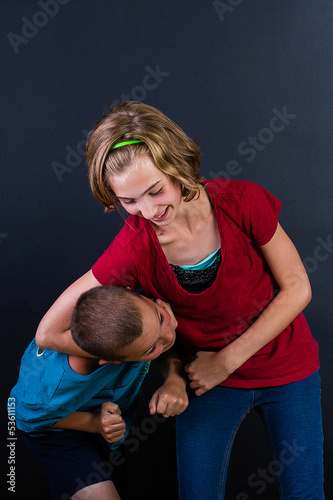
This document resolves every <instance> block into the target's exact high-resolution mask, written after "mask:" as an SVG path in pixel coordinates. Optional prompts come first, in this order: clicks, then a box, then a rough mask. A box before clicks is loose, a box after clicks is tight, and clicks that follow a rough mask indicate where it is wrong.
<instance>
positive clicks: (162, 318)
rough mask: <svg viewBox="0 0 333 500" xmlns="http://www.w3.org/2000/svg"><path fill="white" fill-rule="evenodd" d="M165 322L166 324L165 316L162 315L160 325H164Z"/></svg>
mask: <svg viewBox="0 0 333 500" xmlns="http://www.w3.org/2000/svg"><path fill="white" fill-rule="evenodd" d="M163 322H164V316H162V314H160V325H163Z"/></svg>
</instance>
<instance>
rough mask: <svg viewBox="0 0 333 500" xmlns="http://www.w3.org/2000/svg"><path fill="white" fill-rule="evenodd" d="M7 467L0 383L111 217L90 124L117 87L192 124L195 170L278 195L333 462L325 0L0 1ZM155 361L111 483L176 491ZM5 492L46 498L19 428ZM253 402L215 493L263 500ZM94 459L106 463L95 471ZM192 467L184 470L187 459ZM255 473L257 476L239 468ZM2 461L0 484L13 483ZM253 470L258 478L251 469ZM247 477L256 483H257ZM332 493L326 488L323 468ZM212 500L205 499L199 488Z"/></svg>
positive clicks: (10, 375)
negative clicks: (305, 288)
mask: <svg viewBox="0 0 333 500" xmlns="http://www.w3.org/2000/svg"><path fill="white" fill-rule="evenodd" d="M0 5H1V16H0V17H1V28H2V29H1V53H2V64H1V103H2V113H1V114H2V119H1V126H2V132H1V139H2V141H1V142H2V145H1V155H2V161H1V171H2V175H1V225H0V252H1V286H2V292H1V314H0V321H1V342H2V347H1V354H2V367H3V372H2V373H3V381H2V386H3V395H2V405H1V406H2V410H3V411H2V418H3V420H2V425H1V429H2V431H1V435H2V436H3V442H2V445H1V451H2V455H3V458H4V460H5V463H4V467H2V469H1V470H2V471H3V472H4V476H5V475H6V474H8V472H9V464H8V463H7V458H8V454H9V452H10V449H9V448H8V447H7V446H6V445H7V441H6V438H7V437H8V435H7V434H6V432H7V430H6V429H7V417H6V414H5V407H6V398H7V397H8V394H9V391H10V388H11V387H12V385H14V383H15V381H16V377H17V374H18V366H19V362H20V358H21V355H22V353H23V350H24V348H25V346H26V345H27V343H28V342H29V341H30V339H31V338H32V337H33V335H34V332H35V329H36V327H37V324H38V321H39V319H40V318H41V316H42V315H43V314H44V313H45V311H46V310H47V309H48V307H49V306H50V305H51V304H52V302H53V301H54V300H55V298H56V297H57V296H58V295H59V294H60V293H61V291H62V290H63V289H64V288H66V287H67V286H68V285H69V284H70V283H71V282H72V281H73V280H74V279H76V278H77V277H78V276H80V275H81V274H83V273H84V272H85V271H86V270H88V269H89V267H90V266H91V265H92V263H93V262H94V261H95V260H96V259H97V258H98V256H99V255H100V253H101V252H102V251H103V250H104V248H105V247H106V246H108V244H109V243H110V241H111V240H112V239H113V237H114V236H115V234H116V233H117V231H118V230H119V228H120V227H121V224H122V222H121V220H120V218H119V217H118V216H117V215H115V214H112V215H110V214H105V213H104V212H103V209H102V208H101V207H99V206H98V205H97V203H96V202H95V201H94V199H93V197H92V195H91V194H90V192H89V187H88V181H87V172H86V166H85V160H84V153H83V151H84V142H85V137H86V133H87V131H88V130H90V129H91V127H92V126H93V124H94V122H95V121H96V120H97V119H98V118H99V117H100V116H101V115H102V114H103V112H104V111H105V110H106V109H107V108H108V107H109V106H110V105H111V104H113V103H115V102H118V101H121V100H126V99H135V100H140V101H144V102H146V103H148V104H151V105H153V106H156V107H157V108H159V109H161V110H162V111H163V112H165V113H166V114H167V115H168V116H170V117H171V118H172V119H173V120H174V121H176V122H177V123H178V124H179V125H180V126H181V127H183V128H184V129H185V131H186V132H187V133H188V134H189V135H190V136H192V137H193V138H195V139H196V140H198V142H199V144H200V145H201V148H202V153H203V157H202V173H203V174H204V175H205V176H206V178H208V179H209V178H213V177H225V178H226V179H228V178H232V179H242V180H244V179H247V180H251V181H254V182H258V183H259V184H261V185H263V186H264V187H265V188H266V189H268V190H269V191H271V192H272V193H273V194H274V195H275V196H277V197H278V198H280V199H281V200H282V201H283V208H282V211H281V217H280V221H281V224H282V226H283V227H284V228H285V230H286V231H287V232H288V234H289V235H290V236H291V237H292V239H293V241H294V242H295V244H296V246H297V248H298V250H299V252H300V254H301V257H302V259H303V261H304V264H305V266H306V269H307V271H308V273H309V276H310V280H311V283H312V287H313V300H312V302H311V304H310V305H309V306H308V307H307V309H306V311H305V314H306V317H307V319H308V321H309V323H310V326H311V328H312V331H313V335H314V337H315V338H316V340H317V341H318V343H319V345H320V352H321V377H322V391H323V417H324V427H325V459H326V469H327V471H328V472H329V471H330V469H331V467H332V460H333V457H332V453H333V445H332V439H333V436H332V426H331V425H329V423H332V418H333V415H332V412H333V410H332V390H333V387H332V371H331V362H332V309H331V307H330V304H331V303H332V291H331V290H332V262H333V257H332V253H333V246H332V212H333V210H332V208H333V206H332V181H333V179H332V167H331V159H332V156H333V155H332V153H333V148H332V140H331V135H332V113H333V107H332V76H333V66H332V63H333V51H332V42H331V37H332V20H333V4H332V2H331V1H330V0H317V1H316V2H313V1H310V0H295V1H290V0H279V1H277V0H272V1H269V2H268V1H265V0H252V1H251V2H250V1H243V0H225V1H224V2H222V1H204V0H195V1H193V0H192V1H189V0H186V1H184V0H183V1H181V0H168V1H161V0H159V1H158V0H155V1H152V0H151V1H134V0H124V1H111V0H109V1H107V0H96V1H94V2H91V1H88V0H81V1H78V0H39V1H35V0H33V1H32V0H28V1H27V0H24V1H23V0H16V1H9V0H7V1H5V0H1V2H0ZM159 380H160V379H159V375H158V373H157V371H156V369H155V368H153V369H152V371H151V373H150V374H149V376H148V379H147V381H146V384H145V391H144V396H143V400H142V405H141V407H140V410H139V413H138V416H137V421H136V431H135V432H136V436H135V439H134V438H133V439H134V440H133V445H132V446H128V447H127V448H126V449H124V450H123V451H122V452H121V453H122V454H121V455H119V456H118V457H115V458H114V460H113V462H114V464H115V463H116V462H117V463H120V462H122V461H123V458H124V457H125V458H126V461H127V467H124V465H121V466H116V465H114V469H115V474H116V476H117V477H118V484H119V489H120V491H122V493H123V499H125V500H126V498H128V499H136V500H137V499H140V498H145V499H157V498H158V499H163V498H166V499H171V500H173V499H176V498H177V493H176V466H175V450H174V438H173V432H174V430H173V422H172V420H170V421H167V422H165V423H157V422H156V421H152V420H151V419H149V417H148V414H147V401H148V400H149V395H150V394H151V392H152V390H153V388H154V387H155V386H156V385H157V384H158V383H159ZM15 459H16V464H15V466H16V469H15V472H16V492H15V493H10V492H8V491H7V495H8V498H12V497H16V498H27V497H30V496H31V497H32V498H34V499H39V498H41V499H46V498H48V495H49V494H48V490H47V485H46V482H45V480H44V478H43V476H42V474H41V472H40V470H39V468H38V466H36V465H35V464H34V463H33V462H32V460H31V459H30V456H29V455H28V454H27V452H26V450H25V448H24V444H23V443H22V442H21V440H20V439H18V441H17V443H16V448H15ZM269 466H270V456H269V454H268V451H267V445H266V442H265V436H264V433H263V429H262V427H261V423H260V421H258V419H257V417H256V415H251V414H250V416H249V418H248V419H247V421H246V422H245V423H244V425H243V426H242V428H241V430H240V433H239V436H238V438H237V440H236V443H235V447H234V451H233V456H232V463H231V470H230V476H229V482H228V494H227V500H229V499H230V500H231V499H235V500H248V499H255V498H260V499H262V500H264V499H270V500H272V499H274V498H276V496H275V495H276V494H275V481H274V477H273V476H272V474H270V475H269V474H268V475H267V474H266V477H267V479H265V480H261V482H260V486H259V485H258V480H257V479H258V476H260V469H267V470H268V471H269V470H270V468H269ZM100 473H101V472H100ZM194 473H195V471H194ZM250 478H252V480H251V479H250ZM6 480H8V477H6V479H5V477H3V479H2V481H1V482H2V486H5V489H7V486H9V485H6V484H5V483H6ZM255 480H256V481H255ZM254 484H255V485H254ZM326 490H327V498H333V486H332V481H331V482H330V478H329V474H328V473H327V478H326ZM208 500H210V499H208Z"/></svg>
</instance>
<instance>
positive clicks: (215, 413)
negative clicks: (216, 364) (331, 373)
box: [176, 372, 324, 500]
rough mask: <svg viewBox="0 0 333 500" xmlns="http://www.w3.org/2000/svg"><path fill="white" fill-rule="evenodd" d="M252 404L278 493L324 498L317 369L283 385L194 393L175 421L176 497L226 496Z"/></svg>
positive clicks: (302, 499)
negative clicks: (240, 435) (240, 431)
mask: <svg viewBox="0 0 333 500" xmlns="http://www.w3.org/2000/svg"><path fill="white" fill-rule="evenodd" d="M252 408H256V409H257V410H258V411H259V413H260V415H261V416H262V419H263V422H264V424H265V427H266V430H267V434H268V438H269V442H270V445H271V449H272V457H273V459H272V462H271V463H270V464H269V467H268V468H269V469H270V470H269V473H270V476H272V475H273V476H275V477H276V480H277V484H278V488H279V492H280V498H281V499H283V500H296V499H297V500H298V499H299V500H306V499H308V500H310V499H311V500H322V499H323V498H324V492H323V475H324V473H323V432H322V420H321V406H320V379H319V374H318V372H316V373H314V374H313V375H311V376H310V377H308V378H306V379H305V380H301V381H299V382H293V383H291V384H287V385H281V386H277V387H267V388H263V389H234V388H229V387H221V386H217V387H214V388H213V389H212V390H211V391H208V392H206V393H205V394H203V395H202V396H197V397H194V398H193V399H192V400H191V401H190V404H189V406H188V408H187V410H186V411H185V412H184V413H182V414H181V415H179V416H178V417H177V423H176V432H177V434H176V435H177V459H178V479H179V498H180V500H217V499H224V495H225V485H226V478H227V471H228V464H229V459H230V454H231V449H232V445H233V441H234V438H235V436H236V433H237V430H238V428H239V426H240V424H241V423H242V421H243V419H244V418H245V416H246V414H247V413H248V412H249V411H250V410H251V409H252ZM249 480H251V476H249ZM263 480H264V479H262V481H263ZM257 482H258V480H257ZM249 484H250V483H249ZM258 486H259V482H258Z"/></svg>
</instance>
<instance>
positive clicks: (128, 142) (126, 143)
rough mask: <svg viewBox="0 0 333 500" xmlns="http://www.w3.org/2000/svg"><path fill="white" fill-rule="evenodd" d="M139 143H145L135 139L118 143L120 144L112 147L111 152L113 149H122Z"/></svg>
mask: <svg viewBox="0 0 333 500" xmlns="http://www.w3.org/2000/svg"><path fill="white" fill-rule="evenodd" d="M138 142H143V141H142V140H141V139H135V140H133V141H125V142H118V144H115V145H114V146H111V148H110V151H111V149H117V148H122V147H123V146H127V145H128V144H137V143H138Z"/></svg>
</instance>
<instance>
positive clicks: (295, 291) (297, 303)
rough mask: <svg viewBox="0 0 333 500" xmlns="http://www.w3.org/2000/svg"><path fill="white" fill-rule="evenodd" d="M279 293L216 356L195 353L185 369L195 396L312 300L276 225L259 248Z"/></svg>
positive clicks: (300, 268) (220, 379)
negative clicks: (272, 234) (241, 332)
mask: <svg viewBox="0 0 333 500" xmlns="http://www.w3.org/2000/svg"><path fill="white" fill-rule="evenodd" d="M261 251H262V253H263V256H264V258H265V259H266V261H267V263H268V265H269V267H270V269H271V271H272V273H273V275H274V278H275V279H276V282H277V284H278V285H279V289H280V291H279V293H278V294H277V296H276V297H275V298H274V299H273V300H272V302H270V304H269V305H268V306H267V307H266V309H265V310H264V311H263V312H262V314H261V315H260V316H259V317H258V319H257V320H256V321H255V322H254V323H253V324H252V325H251V326H250V327H249V328H248V330H246V332H244V333H243V334H242V335H241V336H240V337H238V338H237V339H236V340H235V341H234V342H232V343H230V344H228V345H227V346H226V347H225V348H224V349H222V350H221V351H219V352H203V351H200V352H199V353H197V356H196V358H195V359H194V360H193V361H192V363H190V364H189V365H188V366H187V367H186V368H185V369H186V371H187V372H188V374H189V378H190V380H191V383H190V386H191V387H192V389H195V392H196V394H197V396H200V395H201V394H203V393H204V392H206V391H208V390H210V389H212V388H213V387H215V386H216V385H218V384H220V383H221V382H223V381H224V380H225V379H226V378H228V376H229V375H230V374H231V373H233V372H234V371H235V370H237V368H239V367H240V366H241V365H242V364H243V363H245V361H247V360H248V359H249V358H250V357H251V356H253V355H254V354H255V353H256V352H258V351H259V350H260V349H262V348H263V347H264V346H265V345H266V344H268V343H269V342H270V341H271V340H273V339H274V338H275V337H277V335H279V333H281V332H282V331H283V330H284V329H285V328H286V327H287V326H288V325H290V323H291V322H292V321H293V320H294V319H295V318H296V316H298V314H299V313H300V312H301V311H302V310H303V309H304V308H305V307H306V306H307V304H308V303H309V302H310V300H311V287H310V283H309V279H308V276H307V274H306V271H305V269H304V266H303V263H302V261H301V259H300V257H299V255H298V252H297V250H296V248H295V246H294V245H293V243H292V241H291V240H290V239H289V237H288V236H287V235H286V233H285V232H284V231H283V229H282V227H281V226H280V225H278V227H277V229H276V232H275V234H274V236H273V238H272V239H271V240H270V241H269V242H268V243H267V244H266V245H264V246H263V247H261Z"/></svg>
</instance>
